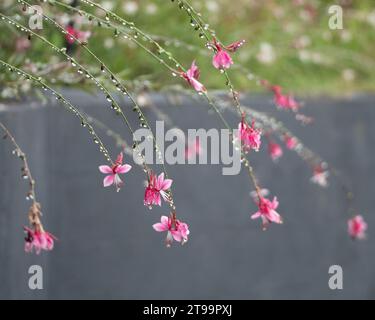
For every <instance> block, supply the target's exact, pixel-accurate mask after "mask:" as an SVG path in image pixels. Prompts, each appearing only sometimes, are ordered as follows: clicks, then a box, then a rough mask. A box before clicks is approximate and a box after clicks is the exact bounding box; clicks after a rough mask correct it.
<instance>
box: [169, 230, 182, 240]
mask: <svg viewBox="0 0 375 320" xmlns="http://www.w3.org/2000/svg"><path fill="white" fill-rule="evenodd" d="M171 234H172V236H173V239H175V241H177V242H181V241H182V236H181V233H180V232H179V231H171Z"/></svg>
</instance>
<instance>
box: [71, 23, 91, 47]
mask: <svg viewBox="0 0 375 320" xmlns="http://www.w3.org/2000/svg"><path fill="white" fill-rule="evenodd" d="M65 31H66V32H67V33H66V36H65V39H66V41H67V42H68V43H69V44H73V43H74V42H75V41H76V39H77V40H79V41H80V42H83V43H84V42H87V41H88V39H89V38H90V37H91V32H90V31H80V30H77V29H76V28H74V26H71V25H68V26H67V27H66V28H65Z"/></svg>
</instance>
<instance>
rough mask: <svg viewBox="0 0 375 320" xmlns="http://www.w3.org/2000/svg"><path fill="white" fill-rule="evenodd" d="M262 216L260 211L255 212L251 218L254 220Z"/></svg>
mask: <svg viewBox="0 0 375 320" xmlns="http://www.w3.org/2000/svg"><path fill="white" fill-rule="evenodd" d="M261 216H262V213H261V212H260V211H258V212H256V213H254V214H253V215H252V216H251V219H252V220H255V219H258V218H260V217H261Z"/></svg>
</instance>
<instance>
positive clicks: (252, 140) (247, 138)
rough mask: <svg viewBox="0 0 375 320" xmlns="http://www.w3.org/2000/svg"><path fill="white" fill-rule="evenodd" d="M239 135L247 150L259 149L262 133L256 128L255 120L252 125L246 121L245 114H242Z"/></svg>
mask: <svg viewBox="0 0 375 320" xmlns="http://www.w3.org/2000/svg"><path fill="white" fill-rule="evenodd" d="M238 135H239V140H240V141H241V142H242V145H243V148H244V149H245V151H250V150H255V151H259V148H260V145H261V135H262V133H261V131H260V130H259V129H256V128H255V123H254V122H253V124H252V126H249V125H248V124H247V123H246V122H245V115H243V116H242V121H241V122H240V123H239V125H238Z"/></svg>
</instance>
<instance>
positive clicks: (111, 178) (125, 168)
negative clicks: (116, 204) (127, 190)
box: [99, 152, 132, 192]
mask: <svg viewBox="0 0 375 320" xmlns="http://www.w3.org/2000/svg"><path fill="white" fill-rule="evenodd" d="M123 159H124V154H123V153H122V152H121V153H120V154H119V155H118V157H117V159H116V162H115V164H114V165H113V166H112V168H111V167H110V166H100V167H99V171H100V172H101V173H104V174H107V176H106V177H105V178H104V180H103V185H104V187H105V188H106V187H109V186H111V185H115V187H116V190H117V192H119V191H120V189H121V187H122V186H123V184H124V183H123V181H122V180H121V178H120V174H125V173H127V172H129V171H130V170H131V168H132V166H131V165H129V164H124V165H123V164H122V162H123Z"/></svg>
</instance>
